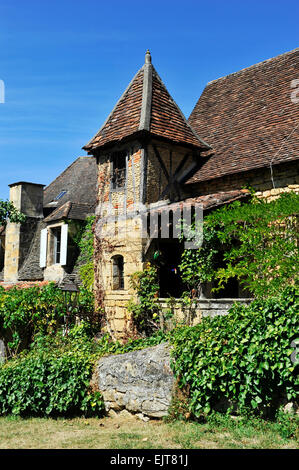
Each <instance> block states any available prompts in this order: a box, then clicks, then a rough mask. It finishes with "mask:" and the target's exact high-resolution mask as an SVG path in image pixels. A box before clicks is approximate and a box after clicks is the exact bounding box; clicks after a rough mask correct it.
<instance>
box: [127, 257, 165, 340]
mask: <svg viewBox="0 0 299 470" xmlns="http://www.w3.org/2000/svg"><path fill="white" fill-rule="evenodd" d="M130 287H131V288H133V289H134V290H135V292H136V295H137V297H138V300H137V302H135V301H134V300H132V299H131V300H130V302H129V303H128V311H129V312H131V313H132V317H133V321H134V324H135V326H136V328H137V330H138V331H143V332H145V334H147V335H149V334H151V333H152V332H153V330H156V329H158V328H159V326H158V321H159V305H158V302H157V301H158V296H159V282H158V273H157V268H156V267H155V266H152V265H151V264H150V263H147V264H146V266H145V268H144V270H143V271H137V272H135V273H134V274H133V275H132V276H131V278H130Z"/></svg>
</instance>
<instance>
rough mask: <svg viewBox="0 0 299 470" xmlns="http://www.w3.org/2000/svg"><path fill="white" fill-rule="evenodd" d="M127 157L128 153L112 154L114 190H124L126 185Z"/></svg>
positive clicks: (112, 182)
mask: <svg viewBox="0 0 299 470" xmlns="http://www.w3.org/2000/svg"><path fill="white" fill-rule="evenodd" d="M126 156H127V152H126V151H123V152H115V153H113V154H112V158H111V160H112V168H111V170H112V171H111V186H112V189H121V188H124V186H125V183H126Z"/></svg>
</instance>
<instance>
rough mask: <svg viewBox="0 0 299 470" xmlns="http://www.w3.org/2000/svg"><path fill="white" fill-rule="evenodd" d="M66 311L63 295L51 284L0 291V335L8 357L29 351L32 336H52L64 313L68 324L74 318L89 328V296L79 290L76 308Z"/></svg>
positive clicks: (92, 319)
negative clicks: (4, 341)
mask: <svg viewBox="0 0 299 470" xmlns="http://www.w3.org/2000/svg"><path fill="white" fill-rule="evenodd" d="M70 310H71V309H68V310H67V307H66V305H65V300H64V294H63V292H62V291H61V290H60V289H58V288H57V287H56V286H55V284H54V283H49V284H48V285H46V286H43V287H38V286H34V287H30V288H26V289H18V288H16V287H14V288H12V289H9V290H5V289H4V288H3V287H0V332H1V336H3V337H5V338H7V347H8V351H9V354H10V356H15V355H16V354H17V353H18V351H19V350H20V347H22V348H27V347H29V345H30V343H31V342H32V340H33V338H34V336H35V335H36V334H38V333H43V334H55V333H56V332H57V330H58V329H62V325H63V323H64V317H65V316H66V315H67V311H68V316H69V323H70V324H74V323H75V319H76V317H79V318H81V319H85V320H87V321H88V322H89V323H90V324H93V323H94V321H95V318H94V305H93V296H92V294H91V292H89V291H87V290H86V289H84V288H81V289H80V293H79V296H78V302H77V305H76V307H74V308H73V309H72V310H71V311H70Z"/></svg>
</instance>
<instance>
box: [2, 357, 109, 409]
mask: <svg viewBox="0 0 299 470" xmlns="http://www.w3.org/2000/svg"><path fill="white" fill-rule="evenodd" d="M92 369H93V361H92V360H91V359H90V357H88V356H87V355H84V354H80V353H78V352H77V353H75V352H66V353H64V354H62V355H61V356H60V357H57V356H56V355H52V354H44V353H39V354H34V355H28V356H26V357H23V358H19V359H17V360H13V361H8V362H7V363H6V364H5V365H2V367H0V414H1V415H7V414H14V415H31V416H32V415H38V416H45V415H46V416H51V415H52V416H59V415H63V416H70V415H76V414H83V415H85V416H86V415H93V414H100V413H102V410H103V401H102V399H101V395H100V393H98V392H95V393H92V391H91V389H90V379H91V375H92Z"/></svg>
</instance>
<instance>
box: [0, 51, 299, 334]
mask: <svg viewBox="0 0 299 470" xmlns="http://www.w3.org/2000/svg"><path fill="white" fill-rule="evenodd" d="M298 59H299V49H295V50H293V51H290V52H287V53H285V54H282V55H280V56H277V57H274V58H272V59H269V60H266V61H264V62H261V63H259V64H256V65H253V66H251V67H248V68H246V69H243V70H240V71H238V72H236V73H232V74H230V75H228V76H226V77H222V78H219V79H217V80H214V81H212V82H209V83H208V84H207V86H206V87H205V89H204V91H203V93H202V95H201V96H200V98H199V100H198V102H197V103H196V105H195V107H194V109H193V111H192V113H191V115H190V117H189V119H188V120H186V118H185V117H184V115H183V113H182V112H181V110H180V109H179V107H178V106H177V104H176V103H175V102H174V100H173V99H172V97H171V96H170V94H169V92H168V91H167V89H166V87H165V85H164V83H163V81H162V80H161V78H160V77H159V75H158V73H157V71H156V69H155V68H154V66H153V65H152V61H151V55H150V53H149V51H148V52H147V53H146V56H145V64H144V65H143V66H142V68H141V69H140V70H139V71H138V72H137V73H136V75H135V76H134V78H133V79H132V81H131V82H130V84H129V85H128V87H127V89H126V90H125V92H124V93H123V95H122V96H121V98H120V99H119V101H118V102H117V103H116V105H115V107H114V109H113V110H112V112H111V113H110V115H109V116H108V118H107V120H106V121H105V123H104V124H103V126H102V127H101V128H100V130H99V132H98V133H97V134H96V135H95V136H94V137H93V138H92V139H91V140H90V141H89V142H88V143H87V144H86V145H85V146H84V147H83V149H84V150H86V151H87V153H88V156H87V157H79V159H77V160H76V161H75V162H74V163H73V164H72V165H71V166H70V167H68V168H67V169H66V170H65V171H64V172H63V173H62V174H61V175H60V176H59V177H58V178H56V180H54V181H53V182H52V183H51V184H50V185H49V186H48V187H46V188H43V186H42V185H36V184H32V183H15V184H13V185H10V186H11V200H12V201H13V202H14V203H15V205H16V206H17V207H18V208H19V209H21V210H22V211H23V212H25V213H26V214H27V215H28V219H27V222H26V224H25V225H24V226H21V227H20V226H16V225H15V224H8V225H7V227H6V229H5V231H4V229H1V230H2V231H1V232H0V237H1V244H2V247H3V246H5V255H3V248H2V268H3V265H4V269H3V272H2V277H3V279H4V281H5V282H17V281H20V280H34V279H36V280H42V279H45V280H56V281H57V280H61V279H63V278H64V277H65V276H69V275H71V274H72V273H74V266H75V260H76V256H77V253H75V247H74V246H73V245H72V234H73V233H75V231H76V227H77V224H78V223H79V224H80V223H81V222H82V221H83V220H84V219H85V218H86V216H87V215H88V214H91V213H96V215H97V221H96V224H95V265H96V272H97V274H96V279H95V293H96V296H97V298H101V299H102V300H103V303H104V306H105V310H106V313H107V319H108V321H109V322H110V326H111V328H112V330H113V331H115V332H117V333H118V334H120V335H121V334H122V332H123V331H124V330H125V328H126V325H127V322H128V320H129V315H128V311H127V303H128V301H129V300H130V298H131V297H132V295H133V292H132V289H131V286H130V276H131V275H132V274H133V273H134V272H136V271H140V270H143V268H144V266H145V263H146V262H148V261H152V260H153V258H154V257H155V256H160V258H161V259H162V260H163V262H161V264H160V270H159V272H160V292H159V295H160V297H161V298H165V297H167V296H169V295H171V296H174V297H178V296H179V294H180V292H181V290H182V286H181V284H180V281H179V279H178V276H177V275H176V272H177V271H176V267H177V265H178V262H179V257H180V254H181V252H182V244H181V243H180V242H179V240H178V238H177V237H175V236H171V234H170V233H171V229H173V228H174V226H175V217H176V214H178V213H181V212H182V207H185V206H186V205H187V206H189V207H190V208H191V211H192V208H194V207H195V206H196V205H198V204H201V205H202V208H203V213H204V214H205V213H207V212H209V211H211V210H213V209H214V208H216V207H219V206H221V205H223V204H228V203H230V202H232V201H235V200H238V199H243V200H246V198H247V197H248V190H247V189H246V188H248V187H253V188H254V189H255V190H256V191H258V193H257V194H258V195H259V196H261V197H268V198H273V197H277V196H278V195H279V194H280V192H282V191H293V190H294V191H298V189H299V178H298V155H299V139H298V132H299V131H298V116H299V113H298V109H299V107H298V101H299V98H298V89H296V88H295V87H296V84H297V87H298V80H299V61H298ZM144 208H146V211H145V212H144ZM148 212H150V217H149V216H148ZM144 214H145V215H144ZM144 217H146V219H144ZM151 217H152V219H151ZM164 217H166V219H165V218H164ZM167 217H168V219H167ZM153 220H154V223H153V227H154V231H155V230H157V233H156V235H157V234H158V235H157V236H155V233H154V234H153V233H152V232H151V230H148V229H149V228H151V224H152V221H153ZM162 220H164V222H165V220H166V223H165V224H164V225H163V223H161V221H162ZM144 226H145V227H146V230H144ZM153 227H152V228H153ZM163 227H167V230H168V229H170V230H169V232H168V233H167V236H164V237H163V236H161V230H162V231H163V230H164V229H163ZM0 263H1V253H0ZM0 270H1V264H0ZM206 295H207V296H208V297H209V293H208V292H207V293H206ZM222 295H223V297H225V298H241V297H246V293H244V292H242V290H241V289H240V286H239V285H237V284H231V285H229V286H228V287H227V290H226V291H225V292H224V293H223V294H222ZM220 301H221V299H217V302H218V303H217V305H218V307H217V308H219V302H220ZM211 302H212V300H210V301H209V308H210V305H211Z"/></svg>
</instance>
